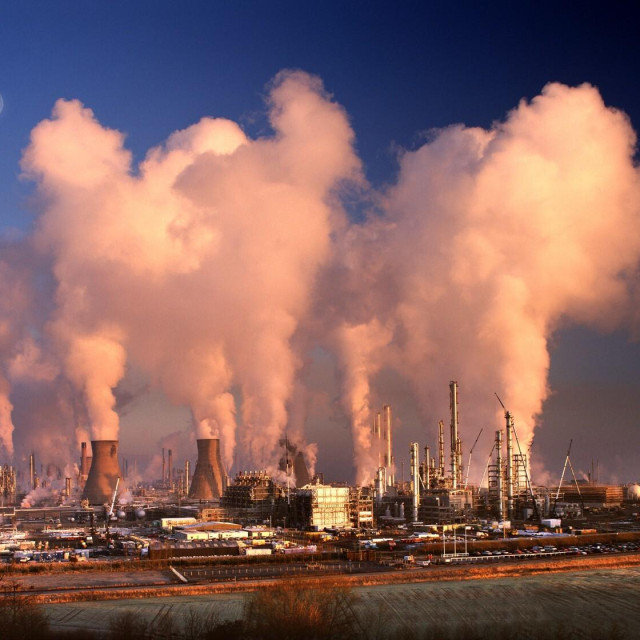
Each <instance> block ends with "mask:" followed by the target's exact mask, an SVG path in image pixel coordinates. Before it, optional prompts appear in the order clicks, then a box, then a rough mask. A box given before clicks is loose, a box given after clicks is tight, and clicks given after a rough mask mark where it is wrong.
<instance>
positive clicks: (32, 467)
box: [29, 452, 36, 491]
mask: <svg viewBox="0 0 640 640" xmlns="http://www.w3.org/2000/svg"><path fill="white" fill-rule="evenodd" d="M35 488H36V464H35V458H34V455H33V452H32V453H31V455H30V456H29V491H33V490H34V489H35Z"/></svg>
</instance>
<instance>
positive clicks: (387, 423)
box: [382, 404, 395, 487]
mask: <svg viewBox="0 0 640 640" xmlns="http://www.w3.org/2000/svg"><path fill="white" fill-rule="evenodd" d="M382 415H383V420H384V438H385V440H386V441H387V451H386V454H385V458H384V466H385V467H386V468H387V486H388V487H392V486H393V485H394V484H395V478H394V475H393V442H392V439H391V406H390V405H388V404H385V405H384V406H383V407H382Z"/></svg>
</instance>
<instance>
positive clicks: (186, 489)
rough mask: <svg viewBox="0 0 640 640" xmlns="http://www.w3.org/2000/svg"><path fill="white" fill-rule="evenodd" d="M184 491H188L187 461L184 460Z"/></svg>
mask: <svg viewBox="0 0 640 640" xmlns="http://www.w3.org/2000/svg"><path fill="white" fill-rule="evenodd" d="M184 492H185V493H189V461H188V460H185V461H184Z"/></svg>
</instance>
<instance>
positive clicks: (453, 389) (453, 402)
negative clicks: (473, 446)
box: [449, 380, 461, 489]
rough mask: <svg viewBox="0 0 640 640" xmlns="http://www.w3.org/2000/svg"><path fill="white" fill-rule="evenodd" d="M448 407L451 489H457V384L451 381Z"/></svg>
mask: <svg viewBox="0 0 640 640" xmlns="http://www.w3.org/2000/svg"><path fill="white" fill-rule="evenodd" d="M449 405H450V407H449V408H450V409H451V488H452V489H457V488H458V484H459V482H458V480H459V478H458V474H459V473H460V471H461V469H460V461H459V459H458V458H459V456H458V453H459V451H460V444H459V441H458V383H457V382H456V381H455V380H452V381H451V382H450V383H449Z"/></svg>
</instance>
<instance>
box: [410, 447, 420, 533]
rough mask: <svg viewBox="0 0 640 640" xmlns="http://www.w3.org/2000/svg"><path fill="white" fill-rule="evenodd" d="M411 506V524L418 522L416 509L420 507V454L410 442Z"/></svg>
mask: <svg viewBox="0 0 640 640" xmlns="http://www.w3.org/2000/svg"><path fill="white" fill-rule="evenodd" d="M410 453H411V505H412V512H411V517H412V522H417V521H418V507H419V506H420V475H419V468H420V454H419V453H418V443H417V442H412V443H411V448H410Z"/></svg>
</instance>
